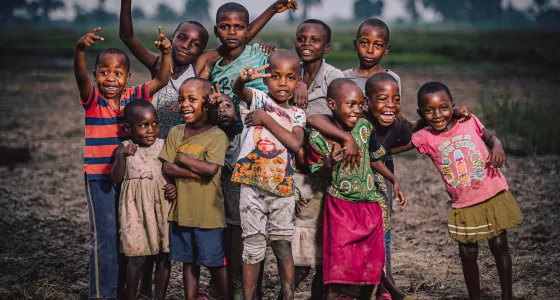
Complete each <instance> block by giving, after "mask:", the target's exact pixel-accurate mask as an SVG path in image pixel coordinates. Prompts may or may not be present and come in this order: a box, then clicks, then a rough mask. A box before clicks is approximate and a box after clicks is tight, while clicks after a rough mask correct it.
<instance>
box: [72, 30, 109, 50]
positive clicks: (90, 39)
mask: <svg viewBox="0 0 560 300" xmlns="http://www.w3.org/2000/svg"><path fill="white" fill-rule="evenodd" d="M99 30H101V27H97V28H94V29H93V30H92V31H91V32H88V33H86V35H84V36H83V37H82V38H81V39H80V40H78V43H77V44H76V48H78V49H79V50H85V49H86V47H91V46H93V44H95V42H96V41H103V40H105V39H104V38H102V37H100V36H98V35H96V33H97V32H98V31H99Z"/></svg>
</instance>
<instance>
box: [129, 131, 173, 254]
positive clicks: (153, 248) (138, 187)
mask: <svg viewBox="0 0 560 300" xmlns="http://www.w3.org/2000/svg"><path fill="white" fill-rule="evenodd" d="M129 143H131V141H130V140H127V141H124V142H123V145H125V146H126V145H128V144H129ZM163 144H164V140H163V139H156V141H155V143H154V144H153V145H151V146H150V147H138V150H137V151H136V154H135V155H134V156H129V157H127V158H126V169H125V174H124V180H123V182H122V185H121V195H120V199H119V224H120V240H121V251H122V252H124V254H125V255H126V256H146V255H155V254H158V253H160V252H169V236H168V224H167V215H168V213H169V201H168V200H167V199H166V198H165V194H164V190H163V186H164V185H165V184H166V183H167V182H166V180H165V178H164V177H163V174H162V163H161V161H160V160H159V159H158V156H159V153H160V152H161V149H162V148H163Z"/></svg>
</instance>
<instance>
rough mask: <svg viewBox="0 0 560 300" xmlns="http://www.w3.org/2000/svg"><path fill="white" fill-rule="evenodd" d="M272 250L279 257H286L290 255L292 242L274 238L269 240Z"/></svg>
mask: <svg viewBox="0 0 560 300" xmlns="http://www.w3.org/2000/svg"><path fill="white" fill-rule="evenodd" d="M271 239H272V237H271ZM270 244H271V246H272V250H273V251H274V254H275V255H276V257H277V258H279V259H288V258H291V257H292V242H291V240H287V239H284V238H282V239H274V240H272V241H271V243H270Z"/></svg>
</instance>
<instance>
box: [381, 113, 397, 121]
mask: <svg viewBox="0 0 560 300" xmlns="http://www.w3.org/2000/svg"><path fill="white" fill-rule="evenodd" d="M379 118H380V119H381V121H383V122H385V123H392V122H393V121H394V120H395V113H394V112H382V113H381V114H380V115H379Z"/></svg>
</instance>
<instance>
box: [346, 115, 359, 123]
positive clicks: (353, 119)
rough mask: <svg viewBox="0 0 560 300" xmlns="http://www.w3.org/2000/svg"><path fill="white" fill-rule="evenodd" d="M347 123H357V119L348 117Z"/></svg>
mask: <svg viewBox="0 0 560 300" xmlns="http://www.w3.org/2000/svg"><path fill="white" fill-rule="evenodd" d="M348 121H350V122H352V123H356V122H358V117H356V116H354V117H348Z"/></svg>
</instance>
